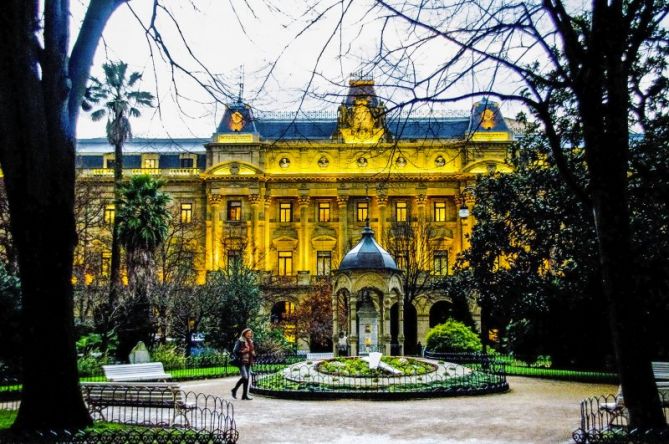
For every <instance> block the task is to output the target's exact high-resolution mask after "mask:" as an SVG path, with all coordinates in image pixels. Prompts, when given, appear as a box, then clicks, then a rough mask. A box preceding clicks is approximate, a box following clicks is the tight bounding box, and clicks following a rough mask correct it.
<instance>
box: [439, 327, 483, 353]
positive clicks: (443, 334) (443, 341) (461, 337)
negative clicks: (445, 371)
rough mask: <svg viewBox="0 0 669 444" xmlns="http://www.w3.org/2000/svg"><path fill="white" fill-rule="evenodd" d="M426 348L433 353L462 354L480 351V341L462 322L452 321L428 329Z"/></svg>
mask: <svg viewBox="0 0 669 444" xmlns="http://www.w3.org/2000/svg"><path fill="white" fill-rule="evenodd" d="M427 348H428V350H430V351H433V352H441V353H462V352H470V353H471V352H478V351H481V348H482V347H481V339H479V337H478V335H477V334H476V333H474V332H473V331H472V330H471V329H470V328H469V327H467V326H466V325H465V324H463V323H462V322H458V321H455V320H453V319H449V320H447V321H446V322H445V323H443V324H439V325H437V326H436V327H434V328H432V329H430V331H428V333H427Z"/></svg>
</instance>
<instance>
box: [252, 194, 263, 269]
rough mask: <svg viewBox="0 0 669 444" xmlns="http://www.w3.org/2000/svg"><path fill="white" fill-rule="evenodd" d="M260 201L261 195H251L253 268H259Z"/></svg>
mask: <svg viewBox="0 0 669 444" xmlns="http://www.w3.org/2000/svg"><path fill="white" fill-rule="evenodd" d="M259 200H260V195H258V194H249V203H250V204H251V236H250V237H251V251H250V253H249V254H250V257H251V266H252V267H253V268H257V267H258V249H259V246H258V244H259V243H260V242H258V240H259V239H260V237H259V233H258V201H259Z"/></svg>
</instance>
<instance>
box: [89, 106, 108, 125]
mask: <svg viewBox="0 0 669 444" xmlns="http://www.w3.org/2000/svg"><path fill="white" fill-rule="evenodd" d="M105 115H107V111H106V110H105V109H104V108H100V109H98V110H96V111H93V112H92V113H91V119H92V120H93V122H97V121H99V120H101V119H102V118H103V117H104V116H105Z"/></svg>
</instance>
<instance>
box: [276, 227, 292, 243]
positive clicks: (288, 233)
mask: <svg viewBox="0 0 669 444" xmlns="http://www.w3.org/2000/svg"><path fill="white" fill-rule="evenodd" d="M272 237H273V238H289V239H295V240H297V239H298V237H297V230H296V229H295V228H293V227H290V226H287V227H279V228H277V229H275V230H274V232H272Z"/></svg>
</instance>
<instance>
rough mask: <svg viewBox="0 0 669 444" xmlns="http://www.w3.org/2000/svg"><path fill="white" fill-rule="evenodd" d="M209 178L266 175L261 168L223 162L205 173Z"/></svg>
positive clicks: (238, 162) (246, 164)
mask: <svg viewBox="0 0 669 444" xmlns="http://www.w3.org/2000/svg"><path fill="white" fill-rule="evenodd" d="M204 174H205V175H207V176H213V177H221V176H256V175H262V174H265V172H264V171H262V170H261V169H260V168H258V167H256V166H253V165H250V164H248V163H245V162H240V161H235V162H222V163H219V164H218V165H214V166H213V167H211V168H209V169H208V170H207V171H205V173H204Z"/></svg>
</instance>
